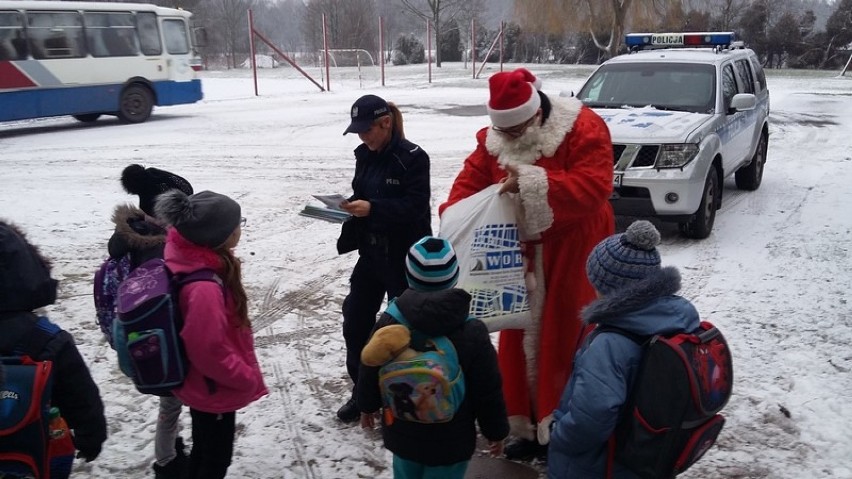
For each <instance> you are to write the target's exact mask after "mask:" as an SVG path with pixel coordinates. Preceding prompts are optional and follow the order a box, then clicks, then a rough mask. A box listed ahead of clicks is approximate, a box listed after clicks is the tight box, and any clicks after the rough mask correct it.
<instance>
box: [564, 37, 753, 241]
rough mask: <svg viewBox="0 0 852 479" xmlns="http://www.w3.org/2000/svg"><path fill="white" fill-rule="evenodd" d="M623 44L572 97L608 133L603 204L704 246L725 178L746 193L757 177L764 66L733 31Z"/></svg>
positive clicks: (636, 39)
mask: <svg viewBox="0 0 852 479" xmlns="http://www.w3.org/2000/svg"><path fill="white" fill-rule="evenodd" d="M626 43H627V46H628V47H629V48H630V50H631V53H628V54H624V55H620V56H617V57H614V58H612V59H610V60H608V61H607V62H605V63H603V64H602V65H601V66H600V67H598V68H597V69H596V70H595V72H594V73H593V74H592V75H591V76H590V77H589V79H588V80H586V82H585V84H584V85H583V87H582V88H581V89H580V91H579V93H578V94H577V97H578V98H579V99H580V100H582V101H583V102H584V103H585V104H586V105H588V106H589V107H591V108H593V109H594V110H595V111H596V112H597V113H598V114H599V115H600V116H601V117H602V118H603V119H604V120H605V121H606V123H607V125H608V126H609V130H610V134H611V136H612V143H613V150H614V158H613V165H614V168H615V175H614V180H613V181H614V184H613V187H614V188H613V195H612V198H611V199H610V202H611V203H612V205H613V208H614V209H615V213H616V214H617V215H626V216H654V217H658V218H659V219H661V220H665V221H674V222H677V223H678V224H679V227H680V230H681V232H682V233H683V234H684V235H685V236H687V237H690V238H706V237H707V236H709V235H710V232H711V231H712V230H713V223H714V222H715V219H716V210H718V209H719V207H720V206H721V204H722V203H721V202H722V191H723V187H722V186H723V182H724V180H725V178H728V177H730V176H731V175H734V178H735V180H736V185H737V187H738V188H740V189H744V190H756V189H757V188H758V187H759V186H760V183H761V180H762V178H763V168H764V163H765V162H766V148H767V143H768V139H769V125H768V122H769V90H768V89H767V87H766V76H765V75H764V72H763V68H762V67H761V65H760V62H759V61H758V59H757V56H756V55H755V53H754V52H753V51H752V50H749V49H747V48H744V47H743V45H742V43H741V42H737V41H735V36H734V33H732V32H700V33H662V34H652V33H633V34H628V35H627V38H626ZM686 47H689V48H686Z"/></svg>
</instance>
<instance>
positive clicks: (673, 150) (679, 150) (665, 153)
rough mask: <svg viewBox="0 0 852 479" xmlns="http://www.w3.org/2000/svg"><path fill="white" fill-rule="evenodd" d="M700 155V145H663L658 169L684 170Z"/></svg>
mask: <svg viewBox="0 0 852 479" xmlns="http://www.w3.org/2000/svg"><path fill="white" fill-rule="evenodd" d="M696 155H698V145H693V144H677V145H662V146H661V147H660V155H659V156H658V157H657V165H656V167H657V168H683V167H684V166H685V165H686V164H687V163H689V162H690V161H692V159H693V158H695V156H696Z"/></svg>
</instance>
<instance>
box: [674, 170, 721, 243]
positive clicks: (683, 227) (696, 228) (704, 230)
mask: <svg viewBox="0 0 852 479" xmlns="http://www.w3.org/2000/svg"><path fill="white" fill-rule="evenodd" d="M719 189H720V184H719V176H718V174H717V172H716V168H711V169H710V172H709V173H707V179H706V180H704V194H703V195H702V196H701V204H699V205H698V210H697V211H696V212H695V214H694V215H692V218H690V220H689V221H686V222H683V223H680V224H679V225H678V227H679V228H680V232H681V233H682V234H683V235H684V236H686V237H687V238H693V239H704V238H706V237H708V236H710V232H711V231H713V223H715V222H716V207H717V205H718V202H719Z"/></svg>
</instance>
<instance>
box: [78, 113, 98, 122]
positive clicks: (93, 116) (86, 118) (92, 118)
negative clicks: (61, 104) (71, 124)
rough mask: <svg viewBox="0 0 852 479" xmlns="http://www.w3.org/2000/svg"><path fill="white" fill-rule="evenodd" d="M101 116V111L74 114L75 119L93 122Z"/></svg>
mask: <svg viewBox="0 0 852 479" xmlns="http://www.w3.org/2000/svg"><path fill="white" fill-rule="evenodd" d="M100 117H101V114H100V113H86V114H85V115H74V119H75V120H77V121H81V122H83V123H92V122H93V121H95V120H97V119H98V118H100Z"/></svg>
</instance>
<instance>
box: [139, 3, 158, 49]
mask: <svg viewBox="0 0 852 479" xmlns="http://www.w3.org/2000/svg"><path fill="white" fill-rule="evenodd" d="M136 28H137V30H138V32H139V44H140V46H141V47H142V54H143V55H160V54H161V53H163V45H162V44H161V43H160V29H159V28H158V27H157V15H155V14H153V13H148V12H139V13H137V14H136Z"/></svg>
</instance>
